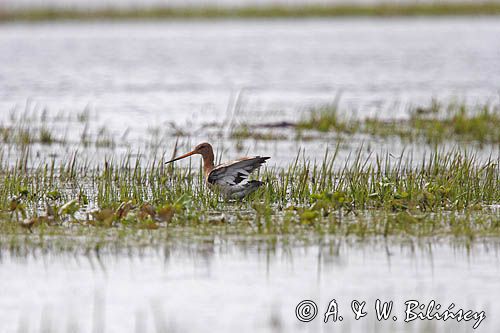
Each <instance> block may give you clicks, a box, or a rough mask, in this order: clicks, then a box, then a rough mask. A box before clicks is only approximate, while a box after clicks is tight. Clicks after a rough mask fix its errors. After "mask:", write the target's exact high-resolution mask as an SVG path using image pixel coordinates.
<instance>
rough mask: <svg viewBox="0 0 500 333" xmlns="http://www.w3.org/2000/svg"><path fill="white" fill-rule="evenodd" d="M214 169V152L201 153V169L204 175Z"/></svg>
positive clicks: (206, 175)
mask: <svg viewBox="0 0 500 333" xmlns="http://www.w3.org/2000/svg"><path fill="white" fill-rule="evenodd" d="M213 169H214V153H213V152H210V153H208V154H207V155H203V171H204V173H205V177H208V174H209V173H210V172H211V171H212V170H213Z"/></svg>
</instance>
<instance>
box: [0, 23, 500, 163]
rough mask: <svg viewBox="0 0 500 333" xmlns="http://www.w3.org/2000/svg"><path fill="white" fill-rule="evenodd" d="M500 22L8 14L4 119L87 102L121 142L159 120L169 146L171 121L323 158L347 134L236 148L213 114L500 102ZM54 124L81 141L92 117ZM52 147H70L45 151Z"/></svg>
mask: <svg viewBox="0 0 500 333" xmlns="http://www.w3.org/2000/svg"><path fill="white" fill-rule="evenodd" d="M499 34H500V21H499V20H497V19H496V18H433V19H428V18H398V19H352V18H351V19H330V20H256V21H247V20H245V21H230V20H223V21H201V22H182V21H174V22H134V23H131V22H127V23H107V22H99V23H78V22H60V23H55V24H54V23H51V24H48V23H47V24H29V25H27V24H4V25H0V49H1V50H2V52H0V63H2V66H1V67H0V86H1V87H2V89H0V121H1V122H8V119H9V114H10V113H11V110H14V112H16V113H18V114H19V113H20V112H21V111H24V110H28V111H30V112H34V113H38V114H40V113H41V112H42V110H43V109H44V108H47V109H48V110H49V111H50V112H52V113H53V114H58V113H59V112H61V113H66V114H75V113H77V112H78V113H81V112H82V111H83V110H84V109H85V108H88V109H89V110H90V115H91V117H90V118H91V123H90V127H89V128H90V131H94V132H97V131H98V130H99V128H100V127H101V126H106V127H108V129H109V130H110V132H111V133H112V134H113V135H114V136H115V138H117V139H116V141H117V144H120V143H122V142H123V139H121V138H122V136H123V135H124V134H126V136H127V139H126V140H127V142H131V143H132V147H131V149H132V151H136V150H141V151H144V146H145V143H144V138H145V137H150V136H151V133H152V132H154V133H158V134H159V135H160V136H162V135H167V137H168V136H170V139H168V140H166V141H163V142H161V143H160V146H161V149H163V150H166V151H168V152H169V151H171V148H170V147H172V146H173V144H174V140H175V138H174V137H173V136H172V134H170V133H172V132H173V128H172V125H171V124H172V123H173V124H176V127H177V128H178V129H180V130H182V131H184V132H185V133H186V134H187V135H189V138H188V139H186V138H184V139H182V140H181V144H183V146H182V147H180V149H182V150H185V149H189V148H191V146H192V145H194V144H196V143H198V142H200V141H206V140H208V141H211V142H212V143H214V144H215V145H216V146H217V147H218V148H219V150H220V151H224V152H225V153H226V154H225V158H229V159H232V158H235V157H238V156H240V155H244V154H269V155H272V156H273V157H274V158H273V160H274V161H276V162H277V163H278V164H279V165H286V164H287V162H289V161H290V158H291V156H295V155H296V154H297V152H298V149H299V148H305V149H306V154H307V156H306V157H307V158H313V159H314V158H316V159H320V158H322V156H323V154H324V152H325V148H326V147H327V146H330V150H333V149H334V148H335V146H336V144H337V142H338V140H337V139H336V138H335V137H325V138H323V139H322V140H319V141H316V140H312V141H310V140H309V141H308V140H302V141H299V142H297V141H295V140H284V141H281V142H278V143H277V142H262V141H261V142H254V141H252V140H248V141H244V142H243V145H242V146H243V149H240V151H238V152H236V151H235V150H234V146H235V145H236V143H235V142H228V140H227V137H225V136H223V137H222V138H221V137H220V136H217V135H214V134H211V132H210V131H207V130H206V129H205V128H204V125H205V124H206V123H212V122H217V123H225V124H226V125H227V126H226V132H227V127H228V126H229V127H230V126H235V125H237V124H240V123H268V122H273V121H284V120H290V121H296V120H298V119H300V118H301V117H302V115H303V114H304V112H305V110H306V109H307V108H308V107H310V106H311V105H318V104H324V103H331V102H333V101H334V100H335V97H336V96H338V95H339V94H340V95H341V99H340V104H341V109H343V110H347V111H348V112H349V115H350V116H352V115H353V116H356V117H366V116H377V117H391V118H398V117H405V116H407V114H408V113H407V107H408V104H417V105H422V104H423V105H426V104H428V103H429V102H430V100H431V98H433V97H435V98H437V99H439V100H441V101H448V100H453V99H458V100H460V101H462V100H465V101H466V102H467V103H470V104H475V103H484V102H488V101H490V102H494V103H495V102H498V80H497V79H498V75H499V73H500V44H499V43H497V42H496V41H497V36H498V35H499ZM457 36H459V37H457ZM351 111H352V112H351ZM51 126H52V125H51ZM53 127H54V128H55V129H56V131H57V132H58V134H61V133H62V134H61V136H64V137H66V139H68V140H70V141H71V140H73V141H76V142H79V140H80V136H81V133H82V132H83V130H84V125H82V124H76V125H75V127H71V126H68V124H67V123H63V124H62V126H58V125H53ZM291 137H292V138H293V134H292V135H291ZM348 141H349V146H346V147H345V150H344V153H345V154H344V155H345V156H343V158H344V157H347V155H348V154H349V152H350V151H353V150H355V149H356V148H357V147H359V146H360V145H361V144H364V146H365V147H369V146H371V148H370V149H369V150H371V149H374V150H375V151H377V150H378V151H379V152H382V153H383V152H384V151H385V152H387V151H389V152H391V153H392V154H394V155H399V153H400V152H401V151H402V149H403V147H404V146H407V144H404V143H400V142H398V140H390V142H386V143H383V142H382V143H381V142H378V141H373V139H372V138H363V137H361V138H356V139H354V140H348ZM452 145H454V144H452ZM228 146H229V147H228ZM42 148H43V147H42ZM128 148H130V147H125V150H127V149H128ZM407 148H408V147H407ZM411 149H412V150H414V151H417V153H418V151H419V150H428V149H429V147H426V146H425V145H424V146H422V145H421V144H420V143H419V144H416V145H415V146H414V147H413V148H411ZM70 150H71V149H70ZM73 150H74V149H73ZM54 151H55V152H56V153H61V152H62V151H64V149H61V148H60V147H57V146H55V147H52V148H50V147H49V148H48V149H39V150H37V151H36V152H35V154H36V155H38V156H42V157H43V156H46V155H48V154H51V153H53V152H54ZM407 151H408V149H407ZM495 153H497V152H495ZM91 154H94V153H93V152H92V153H91ZM484 154H485V155H486V156H487V155H490V154H491V151H490V150H488V151H486V152H485V153H484ZM100 156H101V155H100Z"/></svg>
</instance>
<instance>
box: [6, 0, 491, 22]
mask: <svg viewBox="0 0 500 333" xmlns="http://www.w3.org/2000/svg"><path fill="white" fill-rule="evenodd" d="M499 14H500V4H499V3H498V2H495V1H491V2H450V3H442V2H434V3H418V2H415V3H410V4H406V5H402V4H398V3H381V4H366V5H362V4H358V5H350V4H338V5H297V6H283V5H267V6H234V7H218V6H203V7H191V6H189V7H147V8H132V9H127V8H122V9H117V8H107V9H88V10H78V9H70V8H28V9H19V10H4V11H1V12H0V21H45V20H103V19H114V20H122V19H127V20H130V19H140V20H144V19H218V18H238V19H244V18H250V19H252V18H300V17H344V16H374V17H390V16H442V15H454V16H456V15H499Z"/></svg>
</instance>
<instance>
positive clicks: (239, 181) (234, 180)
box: [166, 142, 270, 199]
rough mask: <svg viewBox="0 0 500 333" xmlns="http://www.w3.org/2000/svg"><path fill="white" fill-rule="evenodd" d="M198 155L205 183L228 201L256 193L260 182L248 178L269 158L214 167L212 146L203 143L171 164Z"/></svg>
mask: <svg viewBox="0 0 500 333" xmlns="http://www.w3.org/2000/svg"><path fill="white" fill-rule="evenodd" d="M195 154H200V155H201V156H202V158H203V172H204V173H205V181H206V183H207V185H208V186H209V187H211V188H213V187H216V188H218V189H219V191H220V193H221V194H222V195H223V196H225V197H226V198H228V199H242V198H243V197H245V196H247V195H249V194H250V193H252V192H254V191H256V190H257V189H258V188H259V186H261V185H262V182H261V181H258V180H248V176H249V175H250V174H251V173H252V172H253V171H255V170H256V169H258V168H259V167H260V166H261V165H262V164H264V163H266V160H268V159H270V157H260V156H255V157H243V158H240V159H237V160H235V161H231V162H227V163H224V164H220V165H217V166H214V151H213V149H212V146H211V145H210V144H209V143H207V142H203V143H200V144H199V145H197V146H196V147H195V148H194V150H193V151H191V152H189V153H187V154H184V155H182V156H179V157H177V158H174V159H172V160H170V161H168V162H166V163H171V162H174V161H177V160H180V159H182V158H186V157H188V156H191V155H195Z"/></svg>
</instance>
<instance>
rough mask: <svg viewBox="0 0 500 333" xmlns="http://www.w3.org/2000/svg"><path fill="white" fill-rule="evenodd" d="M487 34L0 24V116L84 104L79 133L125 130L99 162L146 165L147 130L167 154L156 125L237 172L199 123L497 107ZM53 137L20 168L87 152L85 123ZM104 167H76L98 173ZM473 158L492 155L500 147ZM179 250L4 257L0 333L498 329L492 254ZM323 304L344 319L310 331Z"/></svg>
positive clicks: (382, 247)
mask: <svg viewBox="0 0 500 333" xmlns="http://www.w3.org/2000/svg"><path fill="white" fill-rule="evenodd" d="M499 33H500V21H499V20H497V19H495V18H467V19H465V18H460V19H452V18H439V19H423V18H418V19H390V20H380V19H335V20H270V21H264V20H259V21H218V22H210V21H204V22H170V23H161V22H136V23H104V22H102V23H69V22H65V23H57V24H33V25H25V24H5V25H0V50H2V52H0V63H2V66H0V87H2V88H1V89H0V119H1V121H2V122H8V121H9V111H10V110H12V109H13V108H14V109H15V110H16V112H17V114H19V113H20V111H24V110H25V109H27V110H29V111H30V112H34V113H41V112H42V109H43V108H44V107H48V108H49V109H50V110H51V111H53V112H55V113H57V112H58V111H60V110H62V112H63V113H66V114H67V113H69V114H74V113H75V112H81V111H82V110H83V109H84V108H85V107H86V106H88V107H89V109H90V110H91V111H90V114H91V116H90V130H91V131H98V129H99V127H100V126H103V125H105V126H107V127H109V128H110V130H111V131H112V133H113V134H114V135H116V136H117V137H118V138H120V137H122V135H123V133H124V132H127V129H129V130H130V132H127V133H129V134H128V135H127V142H129V143H131V145H132V146H128V145H123V146H119V147H118V148H116V149H115V151H111V153H112V154H120V153H125V152H126V151H127V150H129V149H131V150H132V151H136V150H140V151H141V152H147V153H148V154H149V153H150V147H148V146H147V145H146V144H145V142H147V141H148V139H145V138H147V137H148V136H150V135H151V132H152V131H153V129H158V131H159V135H160V136H163V135H167V139H166V140H164V141H160V142H158V143H157V144H158V146H159V150H160V153H161V152H162V149H163V151H167V152H170V151H171V147H172V146H173V143H174V140H175V137H173V136H171V135H170V134H169V133H170V132H169V129H170V125H169V124H170V123H171V122H175V123H176V124H177V125H178V127H179V128H181V129H183V130H186V131H187V132H188V134H189V136H188V137H184V138H183V139H182V140H181V141H182V142H181V144H182V146H181V147H180V148H179V149H180V150H182V151H183V150H185V149H189V146H190V145H191V144H195V143H197V142H198V141H201V140H210V141H211V142H214V143H215V144H216V146H217V149H219V151H224V153H225V155H224V157H225V158H226V157H228V158H234V157H236V156H237V154H236V151H235V148H234V144H235V142H234V141H228V142H227V141H224V140H223V139H224V137H222V139H221V137H220V136H217V135H212V134H211V133H210V131H208V130H206V129H203V128H201V127H202V126H203V125H204V124H205V123H206V122H214V121H217V122H223V121H226V123H227V122H228V120H229V119H231V118H232V117H234V118H236V124H237V123H240V122H253V123H261V122H269V121H275V120H279V121H282V120H297V119H299V118H300V116H301V112H302V111H304V110H305V109H306V108H307V107H308V106H310V105H315V104H321V103H326V102H332V101H333V100H334V99H335V96H336V95H338V94H339V93H342V99H341V105H342V107H343V108H344V107H345V108H346V109H347V110H355V115H356V116H359V117H365V116H373V115H379V116H380V117H405V116H406V115H407V114H406V107H407V105H408V103H414V104H425V103H428V102H429V100H430V98H432V97H436V98H438V99H440V100H449V99H453V98H454V97H457V98H459V99H466V101H467V102H469V103H472V104H474V103H476V102H486V101H495V102H496V101H498V77H499V74H500V44H499V43H498V42H497V39H498V35H499ZM238 96H239V97H238ZM27 100H29V102H28V103H27ZM236 100H239V102H236ZM26 104H28V106H26ZM235 104H236V105H238V106H235ZM233 110H237V111H233ZM233 114H234V116H233ZM51 126H53V127H54V128H56V129H57V131H59V132H62V133H64V134H63V136H66V137H67V138H68V141H71V142H73V144H68V145H61V146H60V145H58V144H54V145H50V146H41V145H33V146H31V147H30V152H31V154H32V155H33V160H32V162H33V163H34V164H35V165H36V164H37V163H39V162H47V161H48V160H50V159H49V158H48V157H50V156H59V157H61V158H62V159H63V160H64V157H67V156H71V154H72V153H73V152H74V150H75V149H79V150H80V152H81V154H85V150H84V149H82V148H81V147H80V146H79V138H80V136H81V133H82V131H83V130H84V127H85V126H86V124H83V123H78V122H75V123H70V124H68V123H67V122H64V121H62V122H59V123H58V122H54V123H51ZM75 142H76V144H75ZM337 142H338V140H336V139H335V137H334V136H328V137H323V138H320V139H317V140H311V141H306V140H304V141H294V140H281V141H267V142H263V141H259V142H257V141H255V142H254V141H252V140H243V143H242V145H243V152H240V151H238V155H240V153H241V154H245V153H249V154H262V155H271V156H272V160H271V161H272V162H271V161H270V165H271V166H274V165H279V166H288V165H290V163H291V161H292V160H293V159H294V157H295V155H296V154H297V152H298V150H299V149H300V148H305V149H306V154H305V158H306V159H307V158H310V159H317V160H319V159H321V158H322V157H323V155H324V152H325V148H326V147H327V146H329V147H330V149H331V150H333V149H334V147H335V146H336V144H337ZM120 143H123V142H117V144H120ZM223 144H224V145H223ZM360 146H363V147H364V148H363V149H364V150H363V156H365V154H366V155H369V152H370V151H374V152H383V151H385V152H390V153H392V156H391V157H390V158H393V159H394V161H396V162H397V157H398V156H399V153H400V152H401V151H403V150H405V149H406V150H405V151H406V152H413V153H414V154H415V161H419V159H420V157H421V156H422V155H423V152H424V151H426V152H428V151H429V149H430V148H429V147H428V146H426V145H422V144H420V143H415V144H412V145H410V146H409V145H408V144H405V143H402V142H400V141H399V140H389V141H386V142H383V141H382V142H379V141H378V140H377V141H375V140H372V138H366V137H363V136H361V137H355V138H354V139H348V140H347V142H342V144H341V146H340V152H339V157H338V159H337V160H338V161H339V162H340V165H342V164H343V162H344V161H345V160H346V158H347V156H349V154H350V153H352V152H353V151H355V150H356V148H357V147H360ZM454 146H455V143H449V144H448V146H442V148H443V149H444V147H446V149H452V148H453V147H454ZM473 148H474V149H475V147H473ZM2 149H3V150H2V151H1V152H2V153H3V158H4V159H6V160H7V162H11V163H15V161H16V158H13V156H14V157H15V156H17V155H16V154H18V151H17V148H16V147H14V148H13V147H3V146H2ZM81 150H84V152H82V151H81ZM474 151H475V152H479V150H477V149H475V150H474ZM111 153H110V149H108V148H104V149H102V150H100V149H95V148H93V149H88V151H87V152H86V154H88V155H89V156H94V157H95V158H97V159H99V160H100V161H102V160H103V158H102V156H104V155H106V154H111ZM10 154H11V155H10ZM484 154H485V156H489V155H492V156H498V147H497V148H496V149H495V148H491V147H490V148H487V149H486V152H484ZM144 161H146V162H148V161H151V158H150V155H147V157H146V158H144ZM194 163H197V162H194ZM195 165H196V164H195ZM179 242H180V244H181V245H178V246H177V247H172V246H170V245H165V248H164V249H160V250H157V249H149V250H146V251H145V252H144V253H143V254H142V255H137V254H134V255H128V254H126V253H122V254H118V255H117V254H116V253H106V252H104V253H100V254H99V256H97V255H96V254H95V253H91V254H87V255H85V254H75V255H68V254H64V253H54V252H52V251H49V252H48V253H36V255H30V256H28V257H27V258H24V257H18V256H15V255H14V254H13V253H11V252H9V251H7V250H2V252H0V254H1V256H0V260H1V261H0V276H2V279H0V323H1V324H0V325H1V326H0V331H2V332H3V331H5V332H26V331H28V332H36V331H42V330H44V329H45V330H46V331H50V332H54V331H55V332H57V331H59V332H63V331H81V332H87V331H91V330H92V329H94V331H96V332H98V331H101V330H102V329H103V328H104V331H106V332H131V331H136V332H142V331H153V330H156V331H157V332H164V331H170V332H172V331H174V332H175V331H178V332H186V331H192V332H196V331H205V330H206V328H207V327H210V328H211V331H227V332H234V331H236V330H238V331H242V332H247V331H248V332H250V331H252V332H255V331H273V332H279V331H283V332H290V331H300V332H317V331H331V330H334V329H337V328H338V329H342V330H343V331H351V332H357V331H377V330H378V331H388V330H389V331H410V332H414V331H431V332H432V331H438V332H456V331H471V327H472V323H471V322H468V323H464V322H460V323H456V322H453V321H447V322H436V321H434V322H413V323H409V324H404V323H402V317H403V314H404V313H403V312H404V305H403V302H404V301H405V300H409V299H417V300H420V301H422V302H429V301H430V300H431V299H435V300H436V301H437V302H438V303H440V304H442V305H443V307H447V306H448V305H449V304H450V303H452V302H453V303H455V304H456V307H457V308H458V307H462V308H464V309H469V308H470V309H473V310H476V311H481V310H484V311H486V315H487V319H486V320H485V321H484V322H483V323H482V324H481V326H480V328H479V330H478V331H483V332H489V331H494V330H495V329H496V328H497V327H498V326H499V325H500V323H499V321H498V319H497V318H496V317H495V313H497V312H498V311H499V310H500V309H499V306H498V304H497V303H496V299H495V297H496V295H498V294H499V293H500V283H499V282H498V274H499V270H500V265H499V261H500V260H499V257H498V244H497V243H498V241H497V240H488V241H485V242H484V243H483V242H482V241H478V242H476V243H473V244H472V245H471V246H466V244H464V243H463V242H462V241H457V240H455V239H447V238H446V239H442V240H439V239H422V240H419V241H414V242H411V241H404V242H402V241H400V240H394V241H391V240H390V241H387V242H384V241H382V240H377V239H366V240H363V241H358V242H355V241H347V240H345V239H343V240H340V239H323V240H318V239H317V237H311V238H310V239H309V241H308V242H307V244H305V245H304V244H297V243H292V244H291V245H287V244H289V243H287V242H285V240H281V241H279V242H277V243H273V242H267V241H266V240H265V239H260V240H259V239H246V238H244V237H243V242H242V243H243V244H241V242H239V241H237V240H235V239H231V238H216V239H215V240H208V241H199V240H198V241H194V242H192V241H191V240H190V239H180V240H179ZM333 298H335V299H336V300H337V301H338V302H339V305H340V309H341V310H340V311H341V313H342V314H344V317H345V318H346V319H345V320H344V321H343V322H342V323H340V322H337V323H329V324H322V323H321V317H322V313H323V312H324V310H325V308H326V305H327V304H328V302H329V301H330V300H331V299H333ZM377 298H381V299H382V300H394V301H395V305H394V307H395V311H397V315H398V318H399V319H398V321H397V322H396V323H394V322H392V321H391V320H389V322H387V323H378V322H377V321H376V319H375V317H374V313H373V304H374V302H375V299H377ZM303 299H312V300H315V301H316V302H317V303H318V306H319V308H320V313H319V314H318V317H317V318H316V319H315V320H314V321H313V322H312V323H309V324H304V323H300V322H299V321H298V320H297V319H296V318H295V306H296V305H297V304H298V303H299V301H301V300H303ZM353 299H359V300H366V301H367V302H368V305H367V311H368V312H369V314H368V316H367V317H366V318H364V319H361V320H359V321H356V320H354V319H353V316H352V314H351V312H350V310H349V308H350V301H351V300H353Z"/></svg>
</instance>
